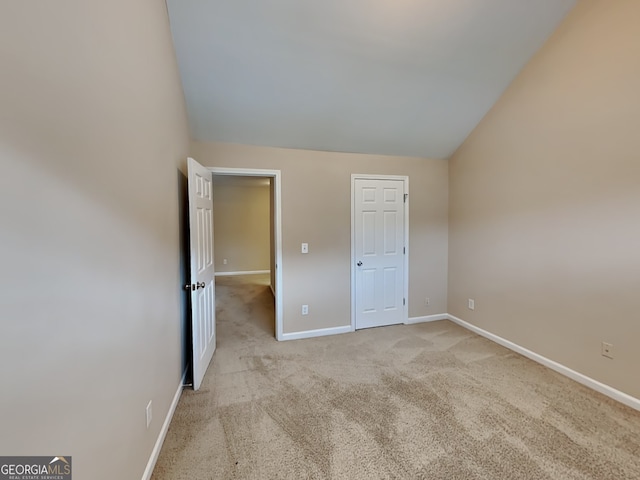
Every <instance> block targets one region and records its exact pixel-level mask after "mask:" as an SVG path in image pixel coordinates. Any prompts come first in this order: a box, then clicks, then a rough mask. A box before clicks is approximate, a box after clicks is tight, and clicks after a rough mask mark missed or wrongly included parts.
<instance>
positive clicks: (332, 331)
mask: <svg viewBox="0 0 640 480" xmlns="http://www.w3.org/2000/svg"><path fill="white" fill-rule="evenodd" d="M352 331H353V330H352V329H351V325H346V326H344V327H332V328H319V329H318V330H306V331H304V332H294V333H283V334H282V340H300V339H302V338H313V337H324V336H327V335H338V334H340V333H350V332H352Z"/></svg>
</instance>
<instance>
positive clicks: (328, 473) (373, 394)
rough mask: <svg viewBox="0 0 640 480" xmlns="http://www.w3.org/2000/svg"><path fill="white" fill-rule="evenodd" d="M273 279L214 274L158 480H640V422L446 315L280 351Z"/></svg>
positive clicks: (629, 411) (293, 344)
mask: <svg viewBox="0 0 640 480" xmlns="http://www.w3.org/2000/svg"><path fill="white" fill-rule="evenodd" d="M267 282H268V279H267V278H265V277H264V276H247V277H219V278H218V281H217V287H216V288H217V298H218V306H217V322H218V327H217V332H218V346H217V351H216V354H215V356H214V359H213V364H212V365H211V367H210V368H209V371H208V373H207V376H206V378H205V382H204V384H203V386H202V389H201V390H200V391H198V392H193V391H191V390H185V392H184V394H183V396H182V398H181V400H180V404H179V405H178V409H177V411H176V414H175V416H174V419H173V422H172V424H171V427H170V430H169V433H168V435H167V438H166V441H165V444H164V447H163V449H162V452H161V454H160V458H159V460H158V463H157V465H156V469H155V472H154V474H153V477H152V479H153V480H168V479H171V480H173V479H176V480H178V479H189V480H209V479H383V478H384V479H434V480H435V479H447V480H456V479H460V480H462V479H464V480H470V479H486V480H498V479H531V480H544V479H594V480H607V479H611V480H614V479H615V480H621V479H640V413H639V412H636V411H634V410H632V409H629V408H627V407H625V406H623V405H621V404H618V403H616V402H614V401H612V400H609V399H608V398H606V397H604V396H602V395H600V394H598V393H596V392H593V391H591V390H589V389H587V388H585V387H582V386H581V385H579V384H577V383H574V382H573V381H571V380H569V379H566V378H565V377H562V376H560V375H558V374H556V373H555V372H553V371H551V370H548V369H546V368H545V367H542V366H540V365H538V364H536V363H534V362H532V361H530V360H528V359H526V358H524V357H522V356H520V355H517V354H515V353H512V352H510V351H509V350H506V349H504V348H502V347H500V346H498V345H496V344H494V343H492V342H490V341H488V340H485V339H483V338H481V337H479V336H477V335H475V334H473V333H471V332H469V331H467V330H465V329H463V328H461V327H459V326H457V325H455V324H453V323H451V322H448V321H440V322H433V323H426V324H419V325H412V326H405V325H401V326H394V327H384V328H377V329H370V330H363V331H359V332H356V333H351V334H345V335H337V336H332V337H323V338H315V339H308V340H297V341H290V342H280V343H279V342H277V341H276V340H275V339H274V319H273V297H272V295H271V292H270V290H269V287H268V286H267Z"/></svg>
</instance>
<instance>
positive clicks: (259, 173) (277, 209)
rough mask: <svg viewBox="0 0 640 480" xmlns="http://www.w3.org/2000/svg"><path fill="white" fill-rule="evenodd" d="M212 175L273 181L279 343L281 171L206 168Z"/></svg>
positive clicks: (281, 328) (280, 335)
mask: <svg viewBox="0 0 640 480" xmlns="http://www.w3.org/2000/svg"><path fill="white" fill-rule="evenodd" d="M207 168H209V170H211V173H212V174H213V175H236V176H244V177H271V178H273V181H274V192H275V205H274V217H275V218H274V226H273V228H274V232H275V257H276V258H275V265H274V267H275V269H276V295H275V298H276V339H277V340H278V341H281V340H282V339H283V334H284V326H283V308H282V307H283V305H282V201H281V180H282V178H281V171H280V170H265V169H260V168H223V167H207Z"/></svg>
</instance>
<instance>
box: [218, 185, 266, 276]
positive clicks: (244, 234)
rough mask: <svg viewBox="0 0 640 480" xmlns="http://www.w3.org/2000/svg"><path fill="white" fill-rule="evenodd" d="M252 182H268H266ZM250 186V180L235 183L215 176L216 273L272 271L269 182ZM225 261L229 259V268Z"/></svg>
mask: <svg viewBox="0 0 640 480" xmlns="http://www.w3.org/2000/svg"><path fill="white" fill-rule="evenodd" d="M250 181H252V182H254V183H255V182H264V180H263V179H250ZM267 181H268V180H267ZM247 183H248V182H247V180H242V179H238V180H234V179H230V178H229V177H227V176H222V177H219V176H215V177H214V189H213V221H214V228H213V234H214V242H213V245H214V258H215V269H216V273H223V272H247V271H255V270H269V268H270V263H271V258H270V257H271V255H270V244H271V240H270V237H271V232H270V223H271V222H270V220H271V218H270V215H271V214H270V208H269V203H270V190H269V183H266V184H264V183H262V184H253V183H252V184H247ZM224 259H227V264H226V265H225V264H224V263H223V260H224Z"/></svg>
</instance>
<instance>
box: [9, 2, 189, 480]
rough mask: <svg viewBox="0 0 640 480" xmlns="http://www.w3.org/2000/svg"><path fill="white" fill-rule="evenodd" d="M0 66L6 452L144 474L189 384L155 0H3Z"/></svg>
mask: <svg viewBox="0 0 640 480" xmlns="http://www.w3.org/2000/svg"><path fill="white" fill-rule="evenodd" d="M0 64H1V65H2V73H1V74H0V105H1V106H2V107H1V108H0V162H1V166H2V174H1V175H0V222H1V224H0V245H1V247H0V265H1V268H0V360H1V362H2V366H1V367H0V385H2V394H1V395H0V425H1V430H2V434H0V452H1V453H2V455H57V454H65V455H71V456H72V457H73V466H74V472H73V474H74V478H78V479H81V478H83V479H88V478H91V479H94V480H102V479H104V480H107V479H113V478H122V479H139V478H141V477H142V474H143V471H144V468H145V466H146V463H147V460H148V458H149V456H150V453H151V451H152V448H153V445H154V443H155V441H156V438H157V437H158V433H159V431H160V427H161V425H162V422H163V420H164V417H165V415H166V414H167V411H168V408H169V404H170V402H171V400H172V398H173V396H174V394H175V392H176V389H177V387H178V385H179V381H180V377H181V371H180V364H181V344H180V343H181V326H180V316H181V304H180V303H181V299H182V296H183V294H182V293H181V290H180V276H181V271H180V260H179V247H180V246H179V211H178V195H179V183H180V180H179V173H178V166H179V162H182V161H183V159H184V158H185V157H186V155H187V154H188V146H189V144H188V133H187V123H186V116H185V110H184V104H183V98H182V93H181V89H180V82H179V78H178V74H177V68H176V65H175V59H174V53H173V47H172V43H171V35H170V31H169V27H168V21H167V18H166V10H165V6H164V2H162V1H156V0H138V1H135V2H132V1H129V0H113V1H109V2H87V1H84V0H62V1H55V2H20V1H17V2H13V1H11V2H2V6H0ZM149 400H153V414H154V419H153V422H152V425H151V428H150V429H149V430H147V428H146V424H145V406H146V404H147V402H148V401H149Z"/></svg>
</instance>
